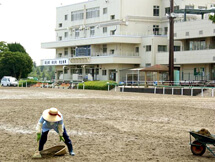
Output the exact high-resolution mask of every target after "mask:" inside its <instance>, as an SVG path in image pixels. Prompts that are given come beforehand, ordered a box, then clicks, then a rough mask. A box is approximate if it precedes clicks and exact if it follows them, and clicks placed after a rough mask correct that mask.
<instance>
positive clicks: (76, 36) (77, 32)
mask: <svg viewBox="0 0 215 162" xmlns="http://www.w3.org/2000/svg"><path fill="white" fill-rule="evenodd" d="M78 37H79V29H75V38H78Z"/></svg>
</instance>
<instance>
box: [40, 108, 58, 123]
mask: <svg viewBox="0 0 215 162" xmlns="http://www.w3.org/2000/svg"><path fill="white" fill-rule="evenodd" d="M42 116H43V118H44V119H45V120H47V121H48V122H58V121H61V120H62V117H61V113H60V112H59V111H58V109H56V108H50V109H46V110H44V111H43V115H42Z"/></svg>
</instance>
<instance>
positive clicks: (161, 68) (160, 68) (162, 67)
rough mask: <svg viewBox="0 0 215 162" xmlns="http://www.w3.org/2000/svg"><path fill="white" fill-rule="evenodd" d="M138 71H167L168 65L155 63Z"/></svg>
mask: <svg viewBox="0 0 215 162" xmlns="http://www.w3.org/2000/svg"><path fill="white" fill-rule="evenodd" d="M140 71H145V72H167V71H169V68H168V66H166V65H160V64H156V65H154V66H150V67H146V68H144V69H142V70H140Z"/></svg>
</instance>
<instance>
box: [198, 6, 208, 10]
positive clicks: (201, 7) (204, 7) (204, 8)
mask: <svg viewBox="0 0 215 162" xmlns="http://www.w3.org/2000/svg"><path fill="white" fill-rule="evenodd" d="M198 8H199V9H201V10H207V7H206V6H199V7H198Z"/></svg>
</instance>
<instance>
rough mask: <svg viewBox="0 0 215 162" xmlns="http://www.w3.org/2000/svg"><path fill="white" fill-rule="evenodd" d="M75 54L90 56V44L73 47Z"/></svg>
mask: <svg viewBox="0 0 215 162" xmlns="http://www.w3.org/2000/svg"><path fill="white" fill-rule="evenodd" d="M75 54H76V56H77V57H78V56H90V46H79V47H76V49H75Z"/></svg>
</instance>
